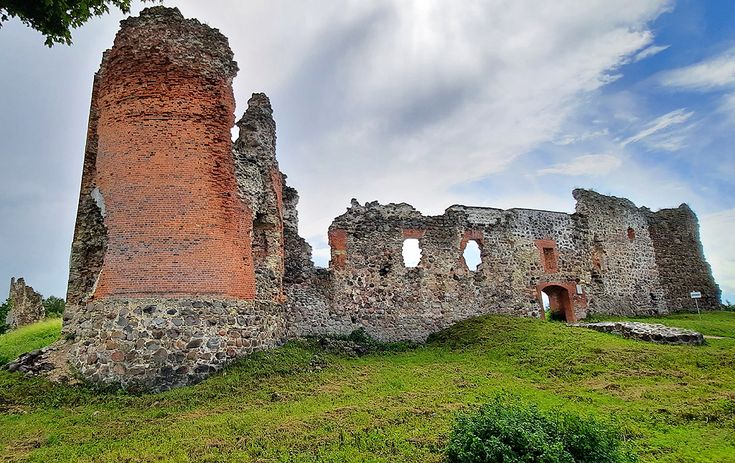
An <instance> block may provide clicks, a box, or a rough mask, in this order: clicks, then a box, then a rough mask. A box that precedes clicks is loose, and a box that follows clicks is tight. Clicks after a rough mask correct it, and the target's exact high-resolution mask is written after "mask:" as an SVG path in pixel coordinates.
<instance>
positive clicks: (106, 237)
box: [52, 7, 720, 390]
mask: <svg viewBox="0 0 735 463" xmlns="http://www.w3.org/2000/svg"><path fill="white" fill-rule="evenodd" d="M236 72H237V65H236V63H235V62H234V61H233V56H232V52H231V50H230V48H229V45H228V42H227V39H226V38H225V37H224V36H223V35H222V34H220V33H219V32H218V31H217V30H215V29H212V28H210V27H208V26H206V25H203V24H201V23H199V22H198V21H196V20H191V19H184V17H183V16H182V15H181V13H179V11H178V10H177V9H171V8H165V7H152V8H148V9H146V10H144V11H143V12H142V13H141V14H140V16H139V17H134V18H129V19H126V20H124V21H122V23H121V29H120V31H119V33H118V34H117V37H116V39H115V42H114V45H113V47H112V48H111V49H110V50H108V51H107V52H105V54H104V56H103V59H102V64H101V67H100V70H99V72H98V73H97V75H96V77H95V81H94V88H93V93H92V104H91V110H90V119H89V131H88V138H87V147H86V151H85V159H84V171H83V179H82V185H81V192H80V199H79V207H78V215H77V221H76V228H75V234H74V241H73V245H72V255H71V265H70V277H69V286H68V294H67V313H66V314H65V318H64V327H63V334H64V340H63V341H60V342H59V344H57V345H56V346H54V347H52V349H56V350H64V351H65V352H67V354H66V355H65V358H66V359H67V361H68V362H69V364H70V365H71V367H72V368H73V370H74V371H75V372H77V374H79V375H81V376H82V377H83V378H85V379H86V380H89V381H92V382H96V383H101V384H115V385H122V386H123V387H129V388H133V387H135V388H143V389H152V390H161V389H166V388H170V387H174V386H178V385H183V384H189V383H192V382H196V381H198V380H200V379H202V378H204V377H206V376H207V375H208V374H210V373H212V372H213V371H216V370H218V369H220V368H222V367H223V366H224V365H226V364H227V363H228V362H231V361H232V360H234V359H236V358H238V357H242V356H244V355H247V354H249V353H251V352H253V351H255V350H258V349H265V348H270V347H274V346H277V345H279V344H281V343H283V342H285V341H286V340H287V339H289V338H293V337H298V336H305V335H316V334H346V333H350V332H351V331H353V330H355V329H358V328H363V329H364V330H366V331H367V333H369V334H370V335H372V336H374V337H375V338H377V339H381V340H415V341H421V340H424V339H425V338H426V337H427V336H428V335H429V334H430V333H432V332H435V331H437V330H439V329H442V328H444V327H446V326H449V325H451V324H452V323H455V322H457V321H459V320H462V319H466V318H468V317H472V316H476V315H482V314H489V313H502V314H509V315H518V316H531V317H544V316H545V315H544V310H543V307H542V303H541V299H542V293H545V294H547V295H548V297H549V300H550V303H551V311H552V313H553V314H554V315H555V316H557V317H558V318H562V319H565V320H567V321H576V320H580V319H583V318H585V317H586V316H587V315H588V314H591V313H604V314H625V315H632V314H663V313H667V312H669V311H677V310H687V309H690V305H691V304H690V299H689V292H690V291H691V290H698V291H701V292H702V295H703V298H702V299H701V303H700V307H701V308H709V309H714V308H717V307H718V306H719V305H720V292H719V289H718V287H717V285H716V284H715V282H714V280H713V278H712V275H711V271H710V268H709V265H708V264H707V262H706V261H705V259H704V255H703V252H702V247H701V244H700V241H699V233H698V223H697V219H696V216H695V215H694V213H693V212H692V211H691V209H689V207H688V206H686V205H682V206H679V207H678V208H676V209H666V210H662V211H658V212H652V211H650V210H648V209H646V208H638V207H636V206H635V205H634V204H633V203H632V202H630V201H628V200H626V199H620V198H615V197H610V196H604V195H601V194H598V193H595V192H593V191H589V190H575V191H574V197H575V198H576V200H577V206H576V212H575V213H573V214H566V213H561V212H549V211H539V210H529V209H510V210H501V209H493V208H485V207H470V206H460V205H455V206H451V207H449V208H448V209H447V210H446V212H445V213H444V214H443V215H439V216H424V215H422V214H421V213H420V212H418V211H417V210H415V209H414V208H413V207H411V206H410V205H407V204H388V205H380V204H378V203H367V204H364V205H363V204H360V203H358V202H357V201H354V200H353V202H352V205H351V207H350V208H349V209H348V210H347V212H346V213H345V214H343V215H341V216H340V217H337V218H336V219H335V220H334V222H333V223H332V225H331V226H330V227H329V244H330V246H331V253H332V254H331V261H330V264H329V268H328V269H321V268H316V267H315V266H314V264H313V263H312V260H311V248H310V246H309V245H308V243H306V241H305V240H304V239H303V238H301V237H300V236H299V234H298V216H297V212H296V205H297V203H298V195H297V192H296V191H295V190H294V189H293V188H291V187H289V186H287V185H286V182H285V180H286V178H285V176H284V175H283V174H282V173H281V172H280V170H279V168H278V163H277V160H276V133H275V122H274V120H273V117H272V109H271V106H270V102H269V100H268V98H267V97H266V96H265V95H263V94H254V95H253V97H252V98H251V99H250V101H249V102H248V105H249V106H248V109H247V111H246V112H245V114H244V116H243V117H242V118H241V119H240V120H239V121H238V122H237V126H238V128H239V137H238V138H237V140H236V141H234V142H233V141H231V136H230V128H231V127H232V126H233V124H234V123H235V119H234V115H233V112H234V108H235V103H234V97H233V92H232V79H233V78H234V76H235V74H236ZM407 239H415V240H418V241H419V243H420V247H421V251H422V254H421V260H420V262H419V264H418V265H417V266H416V267H415V268H410V267H406V266H405V265H404V263H403V259H402V252H401V251H402V246H403V243H404V241H405V240H407ZM471 241H474V242H475V244H476V245H477V246H478V247H479V249H480V256H481V264H480V265H479V267H478V268H477V269H474V270H473V269H470V268H469V267H468V266H467V264H466V262H465V260H464V258H463V251H464V249H465V247H466V246H467V245H468V243H469V242H471Z"/></svg>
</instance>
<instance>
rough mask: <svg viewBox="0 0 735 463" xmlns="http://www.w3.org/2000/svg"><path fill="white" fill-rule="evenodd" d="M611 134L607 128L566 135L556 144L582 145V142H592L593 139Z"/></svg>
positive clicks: (555, 142)
mask: <svg viewBox="0 0 735 463" xmlns="http://www.w3.org/2000/svg"><path fill="white" fill-rule="evenodd" d="M609 134H610V131H609V129H606V128H605V129H601V130H595V131H589V132H584V133H582V134H579V135H565V136H563V137H561V138H559V139H558V140H556V141H554V144H556V145H561V146H566V145H572V144H575V143H580V142H583V141H588V140H592V139H595V138H598V137H604V136H606V135H609Z"/></svg>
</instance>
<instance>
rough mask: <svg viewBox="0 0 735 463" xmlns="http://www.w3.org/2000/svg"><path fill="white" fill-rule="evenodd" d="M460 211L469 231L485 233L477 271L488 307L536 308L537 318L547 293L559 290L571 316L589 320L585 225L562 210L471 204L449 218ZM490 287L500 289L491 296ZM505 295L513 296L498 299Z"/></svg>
mask: <svg viewBox="0 0 735 463" xmlns="http://www.w3.org/2000/svg"><path fill="white" fill-rule="evenodd" d="M458 212H462V213H464V214H465V215H466V219H465V225H464V227H465V228H466V229H469V230H481V231H482V236H481V242H480V245H481V251H482V252H481V258H482V264H481V265H480V267H479V268H478V272H482V274H483V275H484V277H485V278H486V279H487V281H488V282H489V283H490V284H489V285H486V287H485V288H484V293H483V294H482V298H483V301H484V303H485V304H487V305H493V306H503V305H508V304H511V305H512V306H513V307H515V308H516V310H517V311H520V312H523V310H524V309H525V310H533V311H532V312H531V315H532V316H542V311H541V307H540V304H541V292H542V290H544V289H546V288H547V287H550V286H559V287H562V288H564V289H565V290H566V291H567V292H568V294H569V297H570V299H571V303H572V310H573V313H572V314H569V315H570V316H569V318H571V319H574V320H576V319H580V318H584V317H585V316H586V313H587V312H586V309H587V299H586V286H585V282H586V280H588V278H589V270H588V266H587V265H586V262H587V261H586V248H585V240H584V236H585V233H586V223H585V222H584V221H580V220H579V218H578V217H576V216H574V215H569V214H565V213H563V212H553V211H543V210H534V209H509V210H501V209H492V208H481V207H469V206H452V207H450V208H449V209H447V213H446V214H445V215H447V214H450V213H458ZM465 233H466V232H465ZM460 248H461V249H462V250H464V246H461V247H460ZM460 268H465V269H466V267H463V266H460ZM578 285H579V286H581V287H582V292H581V293H578V291H577V286H578ZM490 287H495V288H496V289H495V290H494V291H493V292H490V291H489V288H490ZM502 294H505V295H506V296H511V297H506V298H503V297H499V295H502ZM570 321H573V320H570Z"/></svg>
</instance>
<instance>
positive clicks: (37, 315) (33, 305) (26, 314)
mask: <svg viewBox="0 0 735 463" xmlns="http://www.w3.org/2000/svg"><path fill="white" fill-rule="evenodd" d="M8 299H10V301H11V304H12V307H11V309H10V311H9V312H8V314H7V316H6V317H5V324H6V325H8V326H9V327H10V329H11V330H13V329H16V328H19V327H21V326H25V325H31V324H33V323H36V322H38V321H41V320H43V317H44V316H45V315H46V312H45V310H44V308H43V296H41V295H40V294H38V293H37V292H35V291H34V290H33V288H31V287H30V286H28V285H26V282H25V280H24V279H23V278H18V279H17V280H16V279H15V278H11V279H10V293H9V294H8Z"/></svg>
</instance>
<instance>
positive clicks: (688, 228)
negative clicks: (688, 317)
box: [647, 204, 722, 311]
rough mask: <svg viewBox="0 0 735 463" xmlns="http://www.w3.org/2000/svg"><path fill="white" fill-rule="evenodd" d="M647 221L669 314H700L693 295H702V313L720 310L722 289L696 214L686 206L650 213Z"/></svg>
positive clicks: (700, 306) (700, 302) (699, 303)
mask: <svg viewBox="0 0 735 463" xmlns="http://www.w3.org/2000/svg"><path fill="white" fill-rule="evenodd" d="M647 218H648V223H649V230H650V235H651V239H652V240H653V247H654V250H655V253H656V265H657V266H658V271H659V277H660V281H661V286H662V288H663V290H664V293H665V294H666V302H667V306H668V308H669V310H675V311H677V310H690V311H692V310H696V307H697V306H696V305H695V303H694V300H692V299H691V298H690V292H692V291H699V292H700V293H702V298H701V299H699V300H698V301H697V304H698V305H699V308H700V309H714V310H717V309H719V308H720V306H721V305H722V302H721V292H720V288H719V286H717V283H715V280H714V278H713V277H712V269H711V268H710V265H709V264H708V263H707V261H706V260H705V258H704V251H703V249H702V243H701V241H700V239H699V222H698V220H697V216H696V215H695V214H694V211H692V210H691V208H690V207H689V206H687V205H686V204H682V205H681V206H679V207H678V208H675V209H661V210H660V211H657V212H650V211H649V212H648V213H647Z"/></svg>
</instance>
